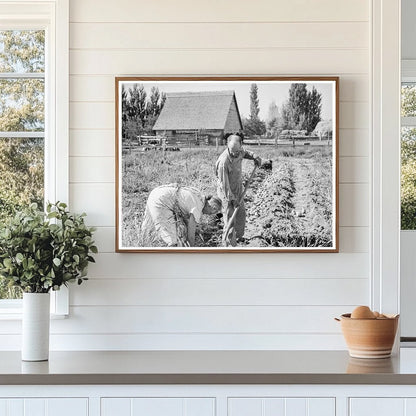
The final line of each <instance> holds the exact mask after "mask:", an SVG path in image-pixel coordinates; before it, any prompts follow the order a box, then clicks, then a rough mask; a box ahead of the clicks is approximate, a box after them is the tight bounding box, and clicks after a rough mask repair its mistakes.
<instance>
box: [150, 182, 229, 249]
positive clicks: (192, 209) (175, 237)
mask: <svg viewBox="0 0 416 416" xmlns="http://www.w3.org/2000/svg"><path fill="white" fill-rule="evenodd" d="M220 211H221V200H220V199H218V198H217V197H215V196H204V195H203V194H202V193H201V192H200V191H199V190H198V189H196V188H193V187H191V186H180V185H178V184H177V183H171V184H168V185H162V186H158V187H157V188H155V189H153V190H152V192H150V194H149V197H148V199H147V203H146V211H145V215H144V220H143V223H142V239H143V243H144V245H146V246H148V247H163V246H166V247H193V246H195V232H196V224H199V223H200V222H201V219H202V214H208V215H214V214H217V213H219V212H220Z"/></svg>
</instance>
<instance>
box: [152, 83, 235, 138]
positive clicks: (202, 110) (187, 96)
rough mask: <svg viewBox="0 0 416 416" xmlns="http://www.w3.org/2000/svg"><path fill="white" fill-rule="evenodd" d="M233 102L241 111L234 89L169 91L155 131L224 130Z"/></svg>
mask: <svg viewBox="0 0 416 416" xmlns="http://www.w3.org/2000/svg"><path fill="white" fill-rule="evenodd" d="M233 101H234V103H235V106H236V109H237V113H238V107H237V102H236V99H235V94H234V91H200V92H175V93H168V94H166V101H165V105H164V106H163V108H162V111H161V113H160V115H159V117H158V119H157V120H156V123H155V125H154V126H153V130H199V129H207V130H222V129H224V127H225V123H226V121H227V116H228V113H229V110H230V107H231V105H232V103H233ZM238 116H239V117H240V115H238ZM240 124H241V120H240Z"/></svg>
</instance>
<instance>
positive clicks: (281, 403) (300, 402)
mask: <svg viewBox="0 0 416 416" xmlns="http://www.w3.org/2000/svg"><path fill="white" fill-rule="evenodd" d="M228 416H335V399H333V398H271V397H267V398H251V397H248V398H241V397H239V398H229V399H228Z"/></svg>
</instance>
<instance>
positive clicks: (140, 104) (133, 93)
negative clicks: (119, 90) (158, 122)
mask: <svg viewBox="0 0 416 416" xmlns="http://www.w3.org/2000/svg"><path fill="white" fill-rule="evenodd" d="M146 97H147V93H146V90H145V89H144V85H143V84H139V86H137V84H134V85H133V89H130V110H131V116H132V117H131V118H132V119H133V120H134V121H136V122H139V123H140V124H141V127H142V128H144V127H145V124H146V116H147V111H146V110H147V104H146Z"/></svg>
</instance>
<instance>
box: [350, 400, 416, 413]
mask: <svg viewBox="0 0 416 416" xmlns="http://www.w3.org/2000/svg"><path fill="white" fill-rule="evenodd" d="M396 415H397V416H414V415H416V399H415V398H390V397H389V398H381V397H377V398H376V397H372V398H351V399H350V414H349V416H396Z"/></svg>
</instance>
